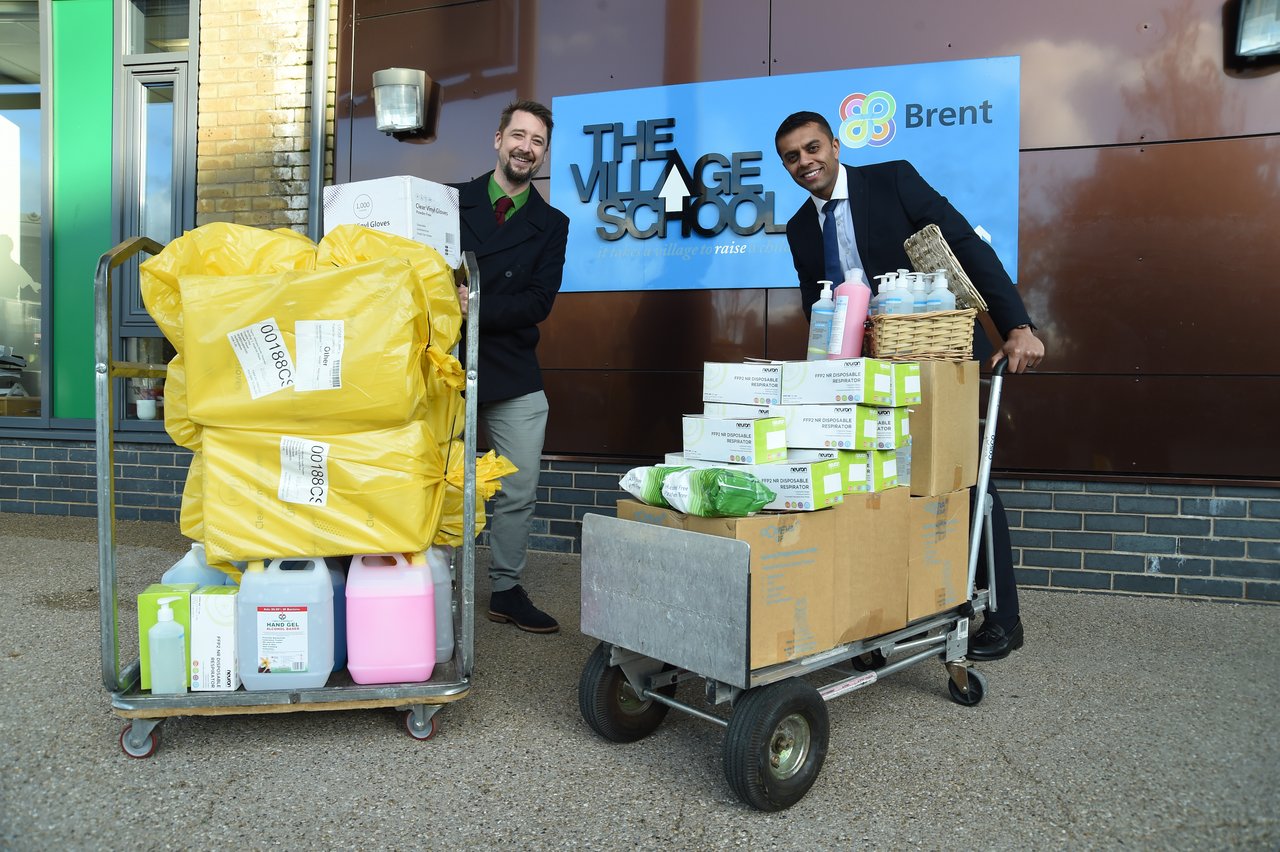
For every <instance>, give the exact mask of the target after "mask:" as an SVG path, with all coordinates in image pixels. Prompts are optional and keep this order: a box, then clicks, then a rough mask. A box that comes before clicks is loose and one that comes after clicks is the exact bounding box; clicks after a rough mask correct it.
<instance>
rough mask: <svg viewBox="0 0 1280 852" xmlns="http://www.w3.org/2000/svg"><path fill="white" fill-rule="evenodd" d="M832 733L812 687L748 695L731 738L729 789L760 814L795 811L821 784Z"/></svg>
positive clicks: (764, 689) (780, 686)
mask: <svg viewBox="0 0 1280 852" xmlns="http://www.w3.org/2000/svg"><path fill="white" fill-rule="evenodd" d="M829 733H830V726H829V723H828V720H827V706H826V704H824V703H823V701H822V696H821V695H819V694H818V690H816V689H814V688H813V687H812V686H810V685H809V684H807V683H804V682H803V681H800V680H797V679H796V678H788V679H787V680H783V681H779V682H778V683H772V684H769V685H768V686H760V687H756V688H754V689H749V690H747V691H746V692H744V693H743V694H742V696H741V697H740V698H739V699H738V701H737V702H736V703H735V704H734V708H733V715H731V716H730V717H729V729H728V731H727V733H726V734H725V740H724V775H725V778H726V779H727V780H728V782H729V787H730V788H732V789H733V792H734V793H736V794H737V795H738V798H739V799H741V800H742V801H744V802H746V803H747V804H748V805H751V806H752V807H753V808H756V809H758V810H762V811H780V810H782V809H783V808H789V807H791V806H792V805H794V804H795V803H796V802H798V801H800V800H801V799H802V798H804V794H805V793H807V792H809V788H810V787H812V786H813V782H814V781H815V780H817V778H818V772H819V771H821V769H822V762H823V761H824V760H825V759H826V757H827V740H828V735H829Z"/></svg>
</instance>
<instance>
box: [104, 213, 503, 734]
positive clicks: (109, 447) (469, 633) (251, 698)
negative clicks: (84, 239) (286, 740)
mask: <svg viewBox="0 0 1280 852" xmlns="http://www.w3.org/2000/svg"><path fill="white" fill-rule="evenodd" d="M161 250H162V246H160V245H159V244H158V243H156V242H154V241H153V240H150V239H147V238H146V237H135V238H132V239H129V240H126V241H124V242H122V243H120V244H119V245H117V246H116V247H115V248H113V249H111V250H110V251H109V252H107V253H106V254H104V255H102V257H101V258H99V260H98V268H97V272H96V274H95V275H94V308H95V325H94V346H95V367H94V369H95V373H96V376H95V384H96V398H97V418H96V426H97V476H98V572H99V606H100V619H101V626H102V682H103V684H104V685H105V686H106V688H107V691H108V692H109V693H110V694H111V708H112V711H113V712H114V713H115V714H116V715H117V716H120V717H122V718H124V719H126V720H129V721H128V724H126V725H125V727H124V730H123V731H122V732H121V733H120V748H121V749H122V750H123V751H124V753H125V754H126V755H128V756H129V757H136V758H145V757H150V756H151V755H152V754H154V753H155V751H156V748H157V747H158V744H159V739H158V736H157V734H158V730H157V728H158V726H159V725H160V723H161V722H163V721H164V720H165V719H166V718H169V717H171V716H222V715H231V714H248V713H296V712H303V711H314V710H356V709H371V708H380V707H390V708H396V709H398V710H402V711H404V717H403V719H404V726H405V730H406V731H407V732H408V733H409V735H410V736H412V737H414V738H415V739H418V740H427V739H430V738H431V737H432V736H434V735H435V733H436V730H437V721H436V718H435V715H436V712H437V711H438V710H439V709H440V708H441V707H442V706H443V705H445V704H447V703H450V702H452V701H457V700H459V699H460V698H463V697H464V696H466V695H467V694H468V693H469V692H470V689H471V676H472V671H473V667H474V647H475V644H474V628H475V625H474V618H475V608H474V605H473V604H474V598H475V584H474V575H475V538H476V517H475V505H476V393H475V388H476V382H477V367H476V365H477V363H478V359H477V358H476V357H475V353H476V349H477V344H478V340H479V332H478V329H479V323H476V322H468V323H467V324H466V339H465V342H464V345H465V346H466V352H467V355H468V357H467V361H466V363H467V371H466V402H465V418H466V424H465V427H464V438H463V445H464V452H465V458H464V471H465V473H464V476H465V481H464V488H463V501H462V502H463V545H462V547H460V548H457V549H456V551H455V562H454V568H455V572H454V576H455V581H454V589H453V601H452V603H453V612H454V618H453V624H454V639H455V642H454V648H455V650H454V656H453V659H452V660H449V661H448V662H445V663H440V664H438V665H436V667H435V669H434V671H433V673H432V676H431V679H430V680H428V681H426V682H424V683H405V684H380V685H370V686H362V685H358V684H355V683H353V682H351V681H350V680H349V679H348V678H347V676H346V673H345V672H339V673H335V674H334V675H333V676H331V677H330V681H329V683H330V685H326V686H324V687H319V688H315V689H288V690H263V691H248V690H243V689H240V690H236V691H235V692H188V693H184V694H178V695H152V694H150V693H149V692H146V691H143V690H142V689H141V687H140V685H139V681H140V671H139V663H138V660H137V658H134V660H133V662H131V663H130V664H129V665H127V666H125V667H123V668H122V667H121V665H120V629H119V627H120V625H119V616H118V610H119V600H118V590H117V576H116V539H115V459H114V455H115V453H114V448H115V436H114V427H113V424H114V416H115V404H114V390H115V386H114V382H115V381H116V380H119V379H131V378H162V377H164V376H165V374H166V372H167V367H166V365H164V364H143V363H137V362H126V361H117V360H116V359H115V358H114V357H113V356H112V322H111V314H112V305H113V301H112V299H113V294H112V286H113V276H112V273H113V272H115V270H116V269H117V268H118V267H120V266H121V265H122V264H124V263H126V262H128V261H129V260H131V259H133V258H134V257H136V256H138V255H140V254H141V253H144V252H145V253H147V254H158V253H159V252H160V251H161ZM463 269H464V271H465V274H466V278H467V284H468V289H469V296H468V299H469V301H468V312H469V313H470V315H471V316H472V317H473V318H474V317H475V316H476V315H477V312H478V311H479V309H480V292H479V271H478V270H479V268H478V266H477V264H476V258H475V255H474V253H472V252H466V253H465V254H464V257H463Z"/></svg>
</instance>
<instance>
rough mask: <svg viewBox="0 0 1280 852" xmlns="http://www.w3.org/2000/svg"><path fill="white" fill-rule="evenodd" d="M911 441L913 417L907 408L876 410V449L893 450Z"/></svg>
mask: <svg viewBox="0 0 1280 852" xmlns="http://www.w3.org/2000/svg"><path fill="white" fill-rule="evenodd" d="M910 440H911V417H910V412H908V411H907V409H905V408H877V409H876V449H877V450H893V449H897V448H898V447H900V446H901V445H903V444H905V443H907V442H909V441H910Z"/></svg>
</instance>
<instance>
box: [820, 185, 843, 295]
mask: <svg viewBox="0 0 1280 852" xmlns="http://www.w3.org/2000/svg"><path fill="white" fill-rule="evenodd" d="M839 203H840V202H839V201H838V200H837V199H834V198H833V199H831V200H830V201H828V202H827V203H826V204H824V205H822V214H823V220H822V258H823V261H824V262H825V264H826V267H827V279H828V280H829V281H831V283H833V284H841V283H843V282H844V265H843V264H842V263H841V262H840V239H839V238H838V237H837V236H836V205H837V204H839Z"/></svg>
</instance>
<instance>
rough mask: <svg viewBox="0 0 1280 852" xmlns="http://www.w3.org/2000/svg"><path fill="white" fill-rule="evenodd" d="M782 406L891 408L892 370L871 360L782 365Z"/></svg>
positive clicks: (885, 362) (784, 362)
mask: <svg viewBox="0 0 1280 852" xmlns="http://www.w3.org/2000/svg"><path fill="white" fill-rule="evenodd" d="M780 402H781V403H782V404H783V405H835V404H845V405H847V404H849V403H857V402H861V403H865V404H868V405H892V404H893V367H892V365H891V364H890V363H889V362H888V361H879V360H876V359H875V358H841V359H838V360H835V361H783V362H782V399H781V400H780Z"/></svg>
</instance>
